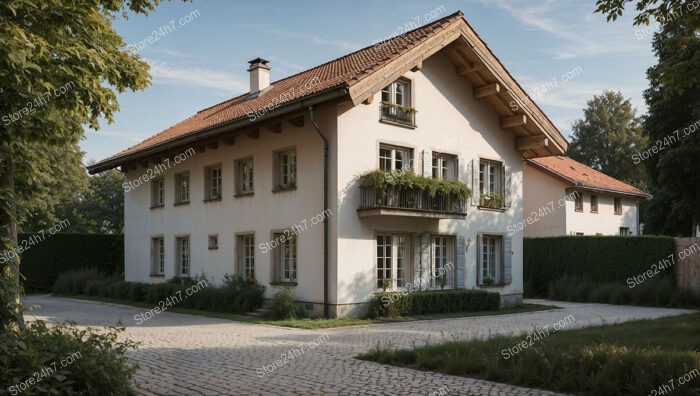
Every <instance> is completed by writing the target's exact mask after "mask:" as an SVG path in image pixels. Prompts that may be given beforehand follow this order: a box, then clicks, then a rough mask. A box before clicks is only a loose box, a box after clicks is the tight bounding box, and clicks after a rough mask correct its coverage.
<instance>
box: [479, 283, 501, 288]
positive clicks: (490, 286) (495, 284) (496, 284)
mask: <svg viewBox="0 0 700 396" xmlns="http://www.w3.org/2000/svg"><path fill="white" fill-rule="evenodd" d="M478 286H479V287H481V288H484V289H490V288H498V287H504V286H507V285H506V284H505V283H494V284H493V285H478Z"/></svg>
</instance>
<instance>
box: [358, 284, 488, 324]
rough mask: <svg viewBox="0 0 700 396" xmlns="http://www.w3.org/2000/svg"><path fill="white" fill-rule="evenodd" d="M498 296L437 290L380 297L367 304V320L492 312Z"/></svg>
mask: <svg viewBox="0 0 700 396" xmlns="http://www.w3.org/2000/svg"><path fill="white" fill-rule="evenodd" d="M500 304H501V296H500V294H498V293H493V292H487V291H484V290H440V291H421V292H415V293H395V292H392V293H380V294H377V295H375V296H374V297H373V298H372V300H370V302H369V313H368V316H369V317H370V318H378V317H396V316H410V315H427V314H434V313H450V312H472V311H495V310H498V308H499V306H500Z"/></svg>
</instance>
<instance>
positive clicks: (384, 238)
mask: <svg viewBox="0 0 700 396" xmlns="http://www.w3.org/2000/svg"><path fill="white" fill-rule="evenodd" d="M374 243H375V252H376V257H375V272H374V273H375V274H376V282H375V285H376V288H377V290H378V291H383V290H384V279H389V280H390V281H389V284H388V285H387V287H386V290H397V289H400V288H403V287H406V285H407V284H408V283H411V280H412V278H413V275H412V274H413V272H412V268H411V260H412V257H411V237H410V235H409V234H404V233H384V232H382V233H377V234H376V236H375V238H374ZM380 244H381V246H383V251H382V252H381V253H380V252H379V246H380ZM387 275H389V276H390V277H389V278H387V277H386V276H387Z"/></svg>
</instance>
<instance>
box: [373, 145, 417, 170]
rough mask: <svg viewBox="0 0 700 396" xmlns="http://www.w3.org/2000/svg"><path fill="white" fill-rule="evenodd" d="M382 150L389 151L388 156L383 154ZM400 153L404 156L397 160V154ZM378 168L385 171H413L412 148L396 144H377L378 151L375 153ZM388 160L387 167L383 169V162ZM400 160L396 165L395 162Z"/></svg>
mask: <svg viewBox="0 0 700 396" xmlns="http://www.w3.org/2000/svg"><path fill="white" fill-rule="evenodd" d="M382 150H385V151H389V156H388V157H387V156H383V155H382ZM398 153H402V154H404V155H405V156H406V158H404V159H401V160H398V159H397V158H398V157H399V156H398V155H397V154H398ZM377 160H378V162H379V163H378V169H380V170H383V171H385V172H412V171H413V149H412V148H411V147H405V146H397V145H393V144H385V143H380V144H379V151H378V153H377ZM387 161H388V162H389V165H390V166H389V168H388V169H385V168H386V167H385V166H384V163H385V162H387ZM398 161H401V163H402V165H401V166H400V167H397V162H398Z"/></svg>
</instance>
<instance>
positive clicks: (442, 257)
mask: <svg viewBox="0 0 700 396" xmlns="http://www.w3.org/2000/svg"><path fill="white" fill-rule="evenodd" d="M454 246H455V244H454V238H453V237H447V236H435V237H433V276H432V283H433V284H432V286H433V287H435V288H438V287H439V288H441V289H442V288H446V287H447V288H453V287H454V279H455V278H454V253H455V248H454Z"/></svg>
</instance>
